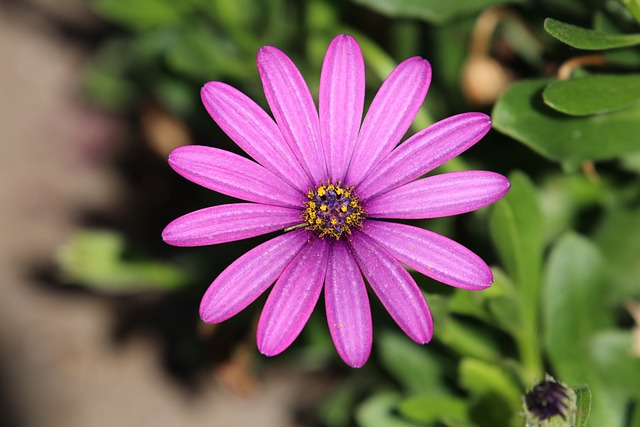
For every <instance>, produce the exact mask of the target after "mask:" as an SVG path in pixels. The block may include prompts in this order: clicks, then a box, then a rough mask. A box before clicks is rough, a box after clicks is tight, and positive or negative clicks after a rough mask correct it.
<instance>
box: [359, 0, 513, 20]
mask: <svg viewBox="0 0 640 427" xmlns="http://www.w3.org/2000/svg"><path fill="white" fill-rule="evenodd" d="M353 1H354V2H355V3H359V4H361V5H363V6H367V7H370V8H371V9H374V10H376V11H378V12H380V13H382V14H383V15H387V16H390V17H396V18H418V19H423V20H425V21H428V22H432V23H435V24H442V23H444V22H446V21H449V20H451V19H453V18H455V17H457V16H460V15H468V14H472V13H477V12H480V11H481V10H484V9H486V8H488V7H491V6H497V5H500V4H505V3H521V1H517V0H457V1H442V0H353Z"/></svg>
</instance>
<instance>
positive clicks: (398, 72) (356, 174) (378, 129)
mask: <svg viewBox="0 0 640 427" xmlns="http://www.w3.org/2000/svg"><path fill="white" fill-rule="evenodd" d="M430 82H431V66H430V65H429V63H428V62H427V61H426V60H424V59H422V58H418V57H415V58H409V59H407V60H406V61H404V62H402V63H401V64H400V65H398V66H397V67H396V68H395V69H394V70H393V71H392V72H391V74H390V75H389V77H387V79H386V80H385V82H384V83H383V84H382V86H381V87H380V90H379V91H378V93H377V94H376V96H375V98H374V99H373V102H372V103H371V106H370V107H369V111H368V112H367V114H366V116H365V118H364V122H363V123H362V128H361V130H360V135H358V141H357V142H356V146H355V150H354V152H353V157H352V158H351V164H350V165H349V170H348V171H347V177H346V180H345V181H346V183H347V184H349V185H354V184H358V183H360V181H362V179H363V178H364V177H365V176H366V175H367V174H368V173H369V172H370V171H371V170H372V168H373V167H374V166H376V165H377V164H378V163H379V162H380V160H381V159H383V158H384V157H385V156H386V155H387V154H389V152H391V150H392V149H393V147H395V145H396V144H397V143H398V142H399V141H400V139H402V136H403V135H404V134H405V132H406V131H407V129H409V126H411V123H412V122H413V119H414V118H415V116H416V114H417V113H418V110H419V109H420V106H421V105H422V102H423V101H424V97H425V96H426V94H427V90H428V89H429V84H430Z"/></svg>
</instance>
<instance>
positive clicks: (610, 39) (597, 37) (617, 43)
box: [544, 18, 640, 50]
mask: <svg viewBox="0 0 640 427" xmlns="http://www.w3.org/2000/svg"><path fill="white" fill-rule="evenodd" d="M544 29H545V30H547V32H548V33H549V34H551V35H552V36H553V37H555V38H556V39H558V40H560V41H561V42H563V43H566V44H568V45H569V46H571V47H575V48H578V49H589V50H604V49H614V48H619V47H627V46H635V45H638V44H640V34H608V33H602V32H600V31H595V30H590V29H587V28H582V27H578V26H575V25H572V24H567V23H565V22H561V21H557V20H555V19H552V18H547V19H545V21H544Z"/></svg>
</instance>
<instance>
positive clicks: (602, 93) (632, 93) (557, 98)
mask: <svg viewBox="0 0 640 427" xmlns="http://www.w3.org/2000/svg"><path fill="white" fill-rule="evenodd" d="M542 98H543V99H544V102H545V104H547V105H548V106H549V107H551V108H553V109H554V110H558V111H560V112H561V113H565V114H569V115H572V116H587V115H591V114H601V113H609V112H611V111H614V110H620V109H622V108H625V107H628V106H630V105H633V104H635V103H638V102H639V101H640V74H626V75H617V74H614V75H604V74H602V75H595V76H586V77H579V78H575V79H571V80H561V81H555V82H553V83H550V84H549V85H548V86H547V87H546V88H545V89H544V91H543V92H542Z"/></svg>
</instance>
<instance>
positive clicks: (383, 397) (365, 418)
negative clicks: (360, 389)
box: [355, 392, 415, 427]
mask: <svg viewBox="0 0 640 427" xmlns="http://www.w3.org/2000/svg"><path fill="white" fill-rule="evenodd" d="M399 401H400V395H399V394H397V393H391V392H381V393H378V394H374V395H373V396H371V397H369V398H368V399H367V400H365V401H364V402H362V403H361V404H360V406H358V408H357V409H356V413H355V417H356V421H357V422H358V425H359V426H360V427H415V424H414V423H412V422H409V421H405V420H403V419H401V418H399V417H398V416H396V415H394V412H395V409H396V405H397V404H398V402H399Z"/></svg>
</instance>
